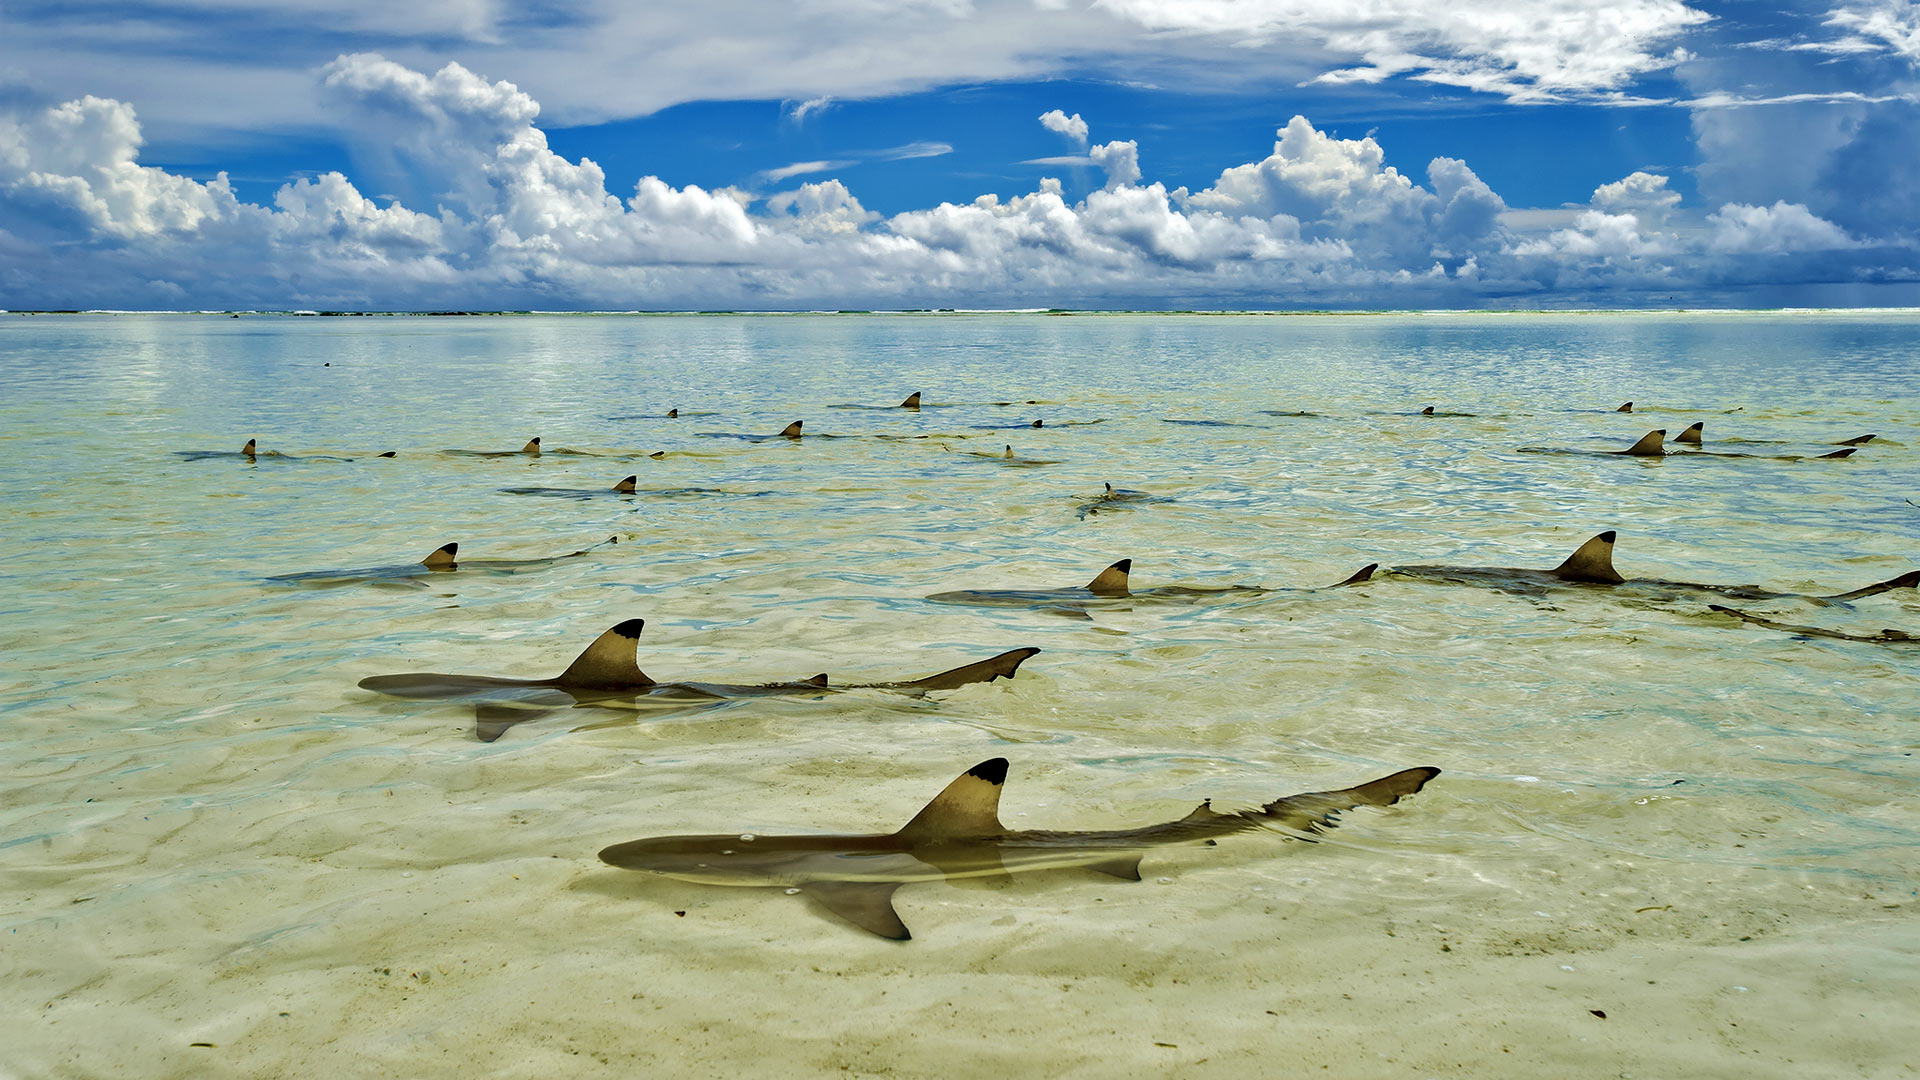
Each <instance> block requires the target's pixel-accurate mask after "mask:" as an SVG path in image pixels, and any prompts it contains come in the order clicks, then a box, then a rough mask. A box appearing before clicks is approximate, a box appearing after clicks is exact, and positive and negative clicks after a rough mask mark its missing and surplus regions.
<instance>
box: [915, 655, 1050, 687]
mask: <svg viewBox="0 0 1920 1080" xmlns="http://www.w3.org/2000/svg"><path fill="white" fill-rule="evenodd" d="M1039 651H1040V650H1039V649H1035V648H1025V649H1010V650H1008V651H1006V652H1003V653H1001V654H1000V655H998V656H989V657H987V658H986V659H985V660H976V661H974V662H973V663H971V664H962V665H961V666H959V667H957V668H953V669H951V670H948V671H943V672H941V673H940V674H938V675H929V676H927V677H926V678H924V679H917V680H915V681H913V682H905V683H888V684H883V685H888V686H892V687H894V688H896V689H902V690H952V689H953V688H955V687H958V686H966V685H967V684H968V683H977V682H992V681H993V680H995V679H1011V678H1013V673H1014V672H1016V671H1019V670H1020V665H1021V664H1022V663H1024V662H1026V660H1027V658H1028V657H1030V656H1032V655H1034V654H1035V653H1037V652H1039Z"/></svg>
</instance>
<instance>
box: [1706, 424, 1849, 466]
mask: <svg viewBox="0 0 1920 1080" xmlns="http://www.w3.org/2000/svg"><path fill="white" fill-rule="evenodd" d="M1706 428H1707V425H1706V422H1705V421H1699V422H1696V423H1694V424H1692V425H1691V426H1689V427H1688V428H1687V429H1686V430H1685V431H1682V432H1681V433H1680V434H1678V435H1676V436H1674V438H1673V441H1674V442H1676V443H1678V444H1680V445H1681V446H1691V447H1701V446H1704V445H1705V439H1704V435H1705V432H1706ZM1873 439H1874V436H1872V435H1861V436H1859V437H1857V438H1852V439H1842V440H1841V441H1839V442H1837V443H1835V444H1834V445H1835V446H1843V447H1846V449H1844V450H1835V451H1832V452H1830V453H1826V454H1743V453H1737V452H1734V451H1729V450H1703V449H1695V450H1693V451H1690V452H1689V453H1688V455H1687V456H1689V457H1737V458H1767V459H1769V460H1772V461H1806V460H1808V459H1809V458H1812V459H1820V458H1848V457H1852V456H1853V455H1854V451H1856V450H1858V449H1859V448H1860V447H1862V446H1864V445H1866V444H1867V443H1870V442H1872V441H1873Z"/></svg>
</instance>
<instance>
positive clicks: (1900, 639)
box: [1707, 604, 1920, 645]
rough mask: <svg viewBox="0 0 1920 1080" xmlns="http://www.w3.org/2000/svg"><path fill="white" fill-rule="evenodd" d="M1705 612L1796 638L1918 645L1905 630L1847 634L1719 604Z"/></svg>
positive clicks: (1918, 638)
mask: <svg viewBox="0 0 1920 1080" xmlns="http://www.w3.org/2000/svg"><path fill="white" fill-rule="evenodd" d="M1707 610H1709V611H1717V612H1719V613H1720V614H1722V615H1731V616H1733V617H1734V618H1736V619H1739V620H1740V621H1741V622H1743V623H1748V624H1750V625H1753V626H1763V627H1765V628H1767V629H1768V630H1778V631H1780V632H1781V633H1783V634H1793V635H1794V636H1796V637H1819V638H1831V639H1833V640H1835V641H1865V642H1872V643H1874V644H1876V645H1920V634H1909V633H1907V632H1906V631H1905V630H1880V631H1878V632H1877V633H1872V634H1849V633H1847V632H1846V631H1844V630H1829V629H1827V628H1826V627H1823V626H1797V625H1795V624H1793V623H1783V622H1775V621H1774V620H1772V619H1769V618H1766V617H1765V616H1762V615H1754V614H1751V613H1749V612H1745V611H1736V610H1734V609H1733V608H1730V607H1722V606H1721V605H1719V604H1708V605H1707Z"/></svg>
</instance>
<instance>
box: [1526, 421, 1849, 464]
mask: <svg viewBox="0 0 1920 1080" xmlns="http://www.w3.org/2000/svg"><path fill="white" fill-rule="evenodd" d="M1704 427H1705V424H1694V425H1692V426H1691V427H1689V428H1687V429H1686V430H1685V431H1682V432H1681V433H1680V434H1679V435H1678V436H1676V437H1675V438H1674V442H1677V443H1680V444H1682V445H1686V446H1699V445H1700V433H1701V431H1702V429H1703V428H1704ZM1867 438H1869V439H1871V438H1872V436H1867ZM1863 441H1864V440H1863ZM1858 449H1859V447H1858V446H1857V445H1855V446H1848V447H1847V448H1846V449H1844V450H1835V451H1833V452H1832V453H1830V454H1735V453H1727V452H1722V451H1711V450H1689V451H1686V452H1684V453H1683V452H1680V451H1675V450H1668V449H1667V429H1666V428H1655V429H1654V430H1652V431H1649V432H1647V433H1646V434H1645V435H1642V436H1640V438H1638V439H1636V440H1634V443H1633V445H1632V446H1629V447H1627V448H1626V449H1625V450H1574V449H1569V448H1567V447H1560V446H1523V447H1521V448H1520V453H1522V454H1587V455H1595V456H1599V457H1637V458H1650V457H1651V458H1664V457H1730V458H1765V459H1767V460H1769V461H1815V460H1822V459H1828V458H1847V457H1852V456H1853V455H1854V452H1855V451H1856V450H1858Z"/></svg>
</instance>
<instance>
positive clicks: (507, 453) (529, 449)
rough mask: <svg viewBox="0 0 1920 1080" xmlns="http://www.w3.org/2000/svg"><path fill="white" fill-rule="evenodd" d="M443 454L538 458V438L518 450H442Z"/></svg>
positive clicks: (529, 440)
mask: <svg viewBox="0 0 1920 1080" xmlns="http://www.w3.org/2000/svg"><path fill="white" fill-rule="evenodd" d="M441 453H443V454H458V455H459V456H461V457H523V456H524V457H539V456H540V436H538V435H535V436H534V437H533V438H531V439H528V440H527V445H525V446H523V447H521V448H520V449H518V450H442V451H441Z"/></svg>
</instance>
